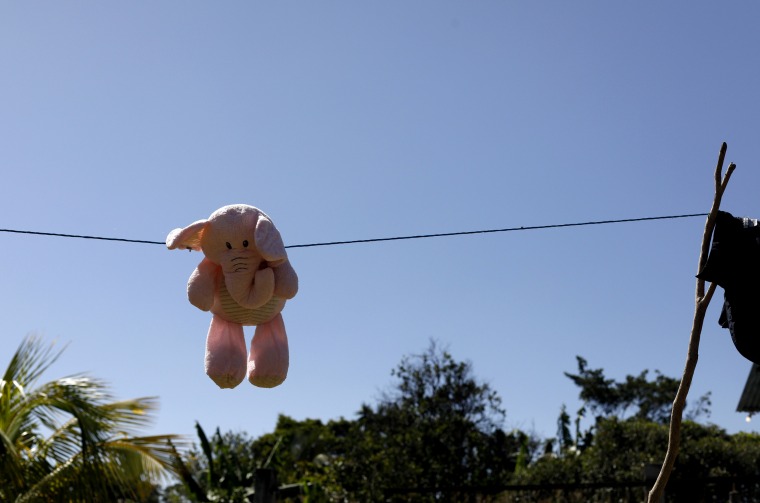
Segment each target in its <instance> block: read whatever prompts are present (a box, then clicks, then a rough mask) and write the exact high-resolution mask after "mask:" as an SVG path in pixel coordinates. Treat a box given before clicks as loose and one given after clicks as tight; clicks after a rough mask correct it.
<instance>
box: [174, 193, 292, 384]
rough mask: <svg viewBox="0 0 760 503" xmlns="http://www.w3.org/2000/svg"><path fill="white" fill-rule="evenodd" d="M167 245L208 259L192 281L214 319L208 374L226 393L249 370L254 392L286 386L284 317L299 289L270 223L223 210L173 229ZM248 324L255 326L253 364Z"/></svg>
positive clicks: (246, 210)
mask: <svg viewBox="0 0 760 503" xmlns="http://www.w3.org/2000/svg"><path fill="white" fill-rule="evenodd" d="M166 246H167V248H169V249H170V250H174V249H185V250H196V251H202V252H203V254H204V255H205V258H204V259H203V260H202V261H201V263H200V264H198V267H196V268H195V271H193V274H192V275H191V276H190V280H189V281H188V282H187V297H188V299H189V300H190V303H191V304H193V305H194V306H195V307H197V308H198V309H200V310H202V311H211V313H213V318H212V319H211V327H209V331H208V336H207V337H206V374H208V376H209V377H210V378H211V379H213V381H214V382H215V383H216V384H217V385H218V386H219V387H220V388H234V387H235V386H237V385H238V384H240V383H241V382H242V380H243V379H244V378H245V375H246V372H247V374H248V380H249V381H250V382H251V384H254V385H255V386H260V387H263V388H272V387H274V386H277V385H279V384H281V383H282V382H283V381H284V380H285V377H287V374H288V358H289V356H288V337H287V334H286V333H285V325H284V323H283V321H282V315H281V314H280V311H282V308H283V307H284V306H285V301H286V300H287V299H291V298H293V297H294V296H295V294H296V292H297V291H298V276H296V272H295V271H294V270H293V268H292V267H291V265H290V262H289V261H288V255H287V253H286V252H285V246H284V244H283V242H282V238H281V237H280V233H279V231H278V230H277V228H276V227H275V226H274V224H273V223H272V220H270V218H269V217H268V216H267V215H266V214H265V213H264V212H263V211H261V210H259V209H257V208H254V207H253V206H248V205H245V204H234V205H230V206H225V207H223V208H219V209H218V210H216V211H215V212H214V213H212V214H211V216H210V217H209V218H208V219H206V220H198V221H197V222H193V223H192V224H190V225H188V226H187V227H185V228H184V229H174V230H173V231H171V232H170V233H169V235H168V236H167V238H166ZM243 325H249V326H250V325H256V331H255V333H254V335H253V340H251V351H250V353H249V354H248V356H247V363H246V347H245V337H244V335H243Z"/></svg>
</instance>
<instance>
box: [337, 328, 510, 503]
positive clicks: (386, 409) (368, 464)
mask: <svg viewBox="0 0 760 503" xmlns="http://www.w3.org/2000/svg"><path fill="white" fill-rule="evenodd" d="M393 375H394V376H395V377H396V378H397V384H396V386H395V389H393V390H392V391H391V392H389V393H388V394H387V395H386V396H385V397H384V398H383V399H382V400H381V401H380V403H379V404H378V405H377V406H376V407H374V408H373V407H370V406H368V405H364V406H363V407H362V409H361V410H360V411H359V417H358V419H357V421H356V423H355V424H354V425H353V427H352V428H351V429H350V430H349V438H348V442H347V443H346V447H347V450H346V452H345V454H344V461H343V464H342V467H341V470H340V480H341V482H342V483H343V484H344V485H345V487H346V488H347V489H348V490H349V491H350V492H351V493H352V494H353V495H354V496H355V498H356V499H357V500H359V501H383V500H384V498H385V495H386V494H391V493H393V492H394V491H395V490H404V491H406V490H408V489H413V490H416V491H417V492H418V494H417V495H416V497H414V498H413V500H414V501H433V500H435V501H442V500H450V501H458V499H459V498H460V497H461V493H462V491H464V490H466V489H467V488H471V487H477V486H489V485H498V484H502V483H504V482H506V481H507V480H508V478H509V476H510V475H511V473H512V472H513V471H514V469H515V466H516V463H517V457H518V453H519V451H520V447H521V443H522V438H518V437H517V436H515V435H508V434H505V433H504V432H503V431H502V430H501V428H500V427H501V423H502V422H503V418H504V415H505V413H504V410H503V409H502V408H501V400H500V398H499V397H498V395H497V394H496V392H494V391H493V390H491V388H490V387H489V386H488V384H485V383H480V382H478V381H477V380H476V379H475V378H474V377H473V376H472V367H471V365H470V364H469V363H466V362H457V361H455V360H454V359H453V358H452V357H451V355H450V354H449V353H448V352H446V351H441V350H439V349H438V348H437V347H436V345H435V344H434V343H431V345H430V346H429V348H428V350H427V351H426V352H424V353H423V354H421V355H417V356H414V357H406V358H404V359H403V360H402V361H401V363H400V364H399V366H398V367H397V368H396V369H395V370H394V371H393ZM407 500H410V501H411V499H407Z"/></svg>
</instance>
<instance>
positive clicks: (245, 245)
mask: <svg viewBox="0 0 760 503" xmlns="http://www.w3.org/2000/svg"><path fill="white" fill-rule="evenodd" d="M243 248H248V240H247V239H246V240H245V241H243Z"/></svg>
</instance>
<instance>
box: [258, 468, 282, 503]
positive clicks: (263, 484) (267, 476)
mask: <svg viewBox="0 0 760 503" xmlns="http://www.w3.org/2000/svg"><path fill="white" fill-rule="evenodd" d="M253 490H254V493H253V503H277V474H276V473H275V471H274V469H272V468H257V469H256V473H255V478H254V481H253Z"/></svg>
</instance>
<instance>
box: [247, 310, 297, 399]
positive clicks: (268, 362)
mask: <svg viewBox="0 0 760 503" xmlns="http://www.w3.org/2000/svg"><path fill="white" fill-rule="evenodd" d="M289 361H290V356H289V352H288V335H287V334H286V333H285V323H284V322H283V321H282V315H280V314H278V315H277V316H275V317H274V318H273V319H272V320H271V321H268V322H266V323H262V324H260V325H258V326H257V327H256V332H255V333H254V334H253V340H251V353H250V355H249V356H248V380H249V381H250V382H251V384H253V385H254V386H258V387H260V388H274V387H275V386H278V385H280V384H282V382H283V381H284V380H285V378H286V377H287V376H288V365H289Z"/></svg>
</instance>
